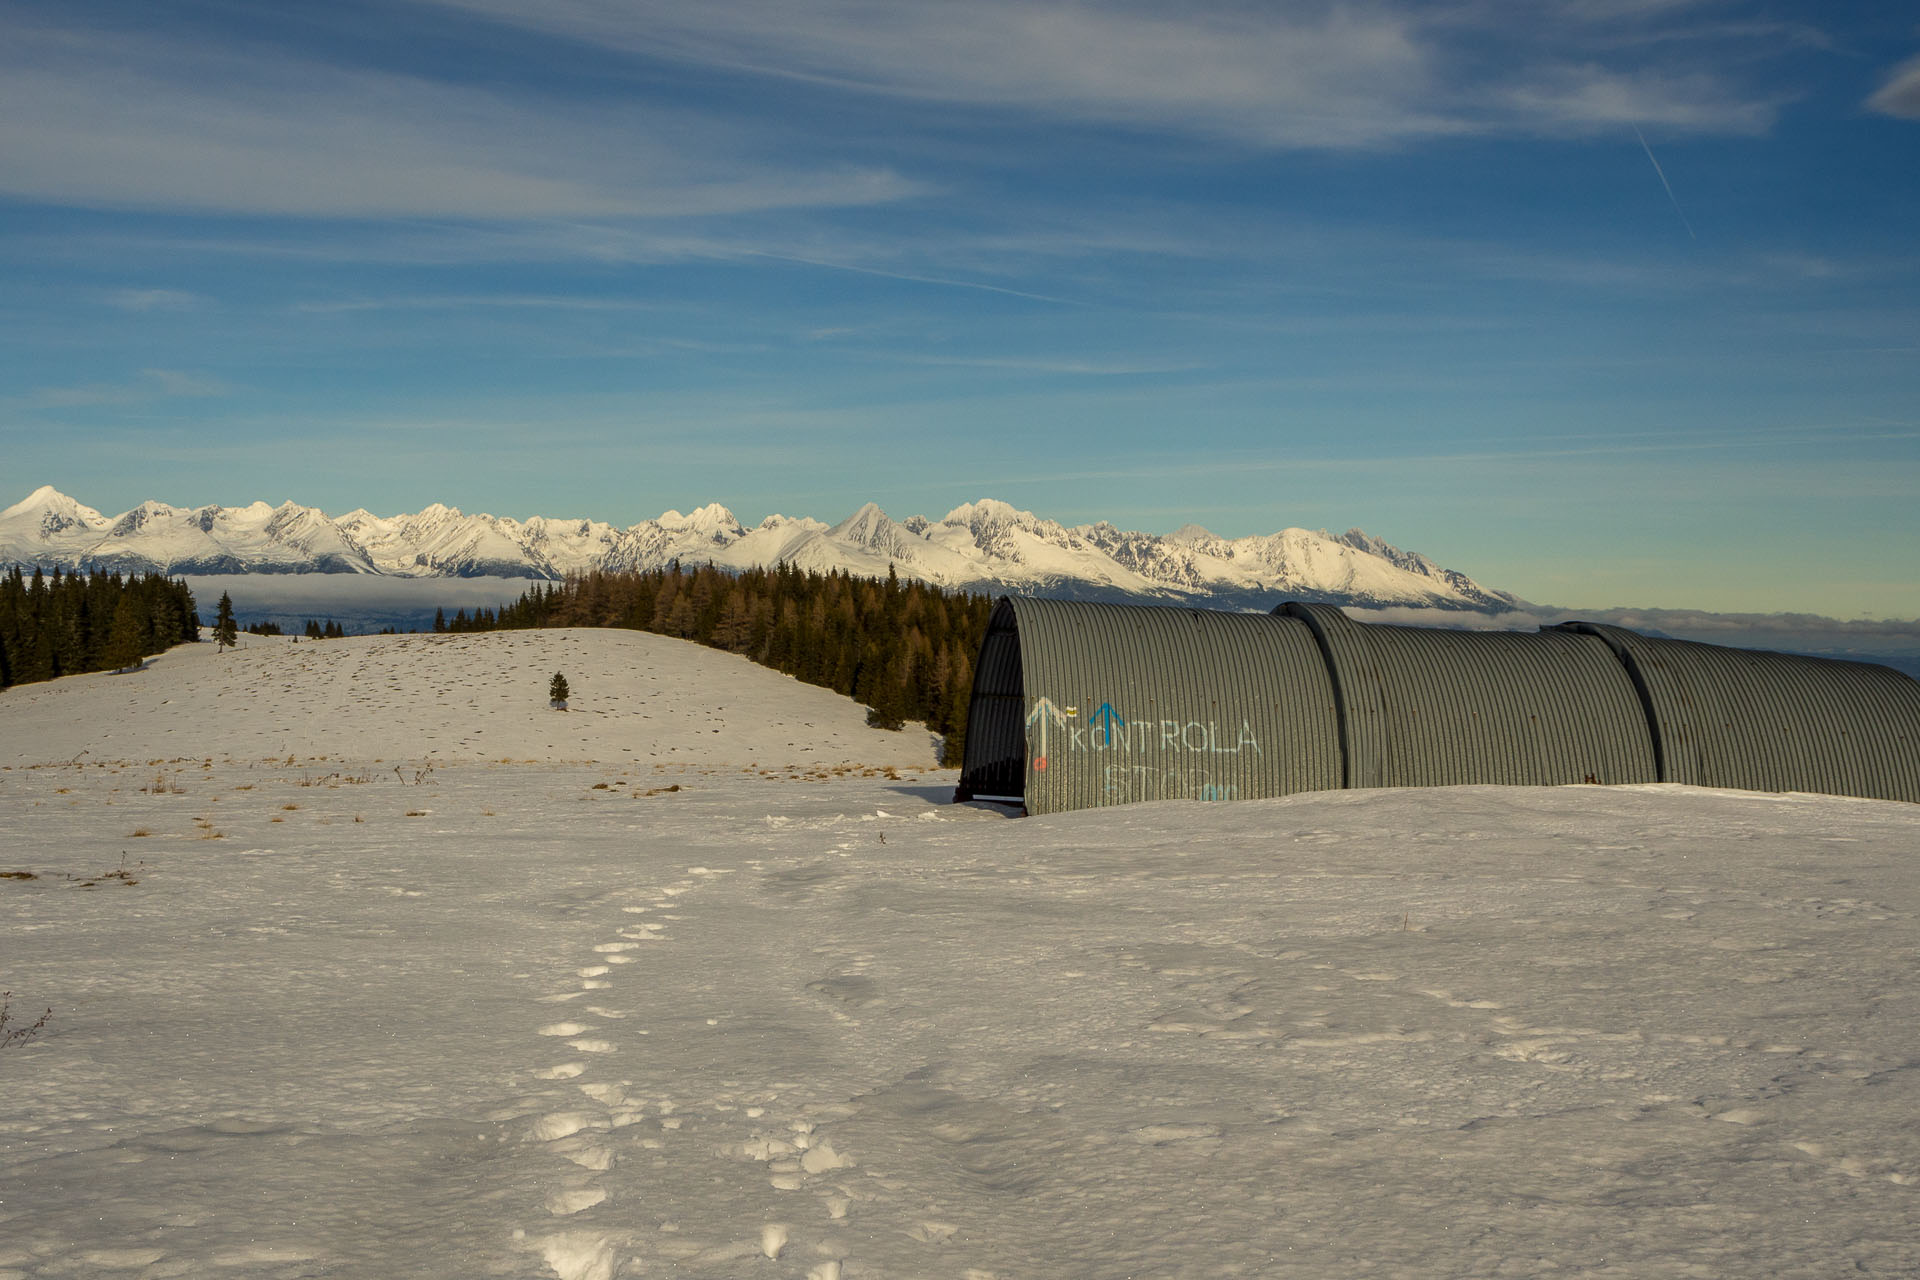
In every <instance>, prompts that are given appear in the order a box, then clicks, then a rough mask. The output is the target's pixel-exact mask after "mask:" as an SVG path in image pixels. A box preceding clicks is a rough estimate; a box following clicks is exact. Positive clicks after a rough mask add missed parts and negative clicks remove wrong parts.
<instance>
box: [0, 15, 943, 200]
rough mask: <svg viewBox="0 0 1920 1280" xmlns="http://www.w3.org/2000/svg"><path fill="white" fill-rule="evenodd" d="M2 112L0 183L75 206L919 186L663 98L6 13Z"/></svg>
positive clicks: (788, 194) (769, 196)
mask: <svg viewBox="0 0 1920 1280" xmlns="http://www.w3.org/2000/svg"><path fill="white" fill-rule="evenodd" d="M0 119H5V120H6V121H7V126H6V128H5V129H4V130H0V194H5V195H11V196H15V197H21V198H26V199H34V200H43V201H48V202H54V203H70V204H79V205H91V206H108V207H131V208H156V209H170V210H199V211H219V212H240V213H259V214H285V215H301V216H316V217H380V216H403V217H431V216H440V217H462V218H502V219H512V218H532V217H566V216H575V217H610V216H630V215H684V214H715V213H735V212H740V211H747V210H763V209H776V208H792V207H796V206H840V207H845V206H853V205H861V204H872V203H879V202H885V201H889V200H894V199H898V198H900V197H902V196H905V195H908V194H910V193H912V192H913V191H915V190H916V189H917V188H916V187H915V185H914V184H913V183H912V182H910V181H908V180H907V179H905V178H903V177H901V176H900V175H898V174H896V173H893V172H891V171H889V170H886V169H883V168H875V167H871V166H856V165H821V166H815V167H808V166H805V165H802V164H791V163H780V162H768V161H766V160H764V159H762V158H759V157H756V156H755V155H753V154H752V153H753V151H754V147H753V146H752V145H750V143H749V140H748V139H746V138H744V137H743V136H741V135H740V134H739V132H738V131H737V130H733V129H731V128H730V127H729V126H727V125H724V124H722V123H720V122H717V121H715V120H712V119H710V118H705V117H700V116H695V115H691V114H689V113H687V112H684V111H677V110H671V109H668V108H665V107H657V106H656V107H647V106H643V105H640V104H637V103H631V102H629V103H613V104H609V103H605V102H601V103H596V104H594V105H593V106H592V107H591V109H589V108H587V107H584V106H581V105H577V104H574V103H569V102H567V101H565V100H562V99H558V98H549V97H541V96H538V95H533V94H529V93H524V92H521V93H515V94H508V93H506V92H504V91H499V92H495V91H489V90H481V89H475V88H469V87H464V86H458V85H453V84H448V83H443V82H438V81H433V80H428V79H425V78H421V77H417V76H409V75H402V74H397V73H393V72H388V71H380V70H367V69H345V68H341V67H337V66H331V65H327V64H324V63H321V62H318V61H313V60H306V59H302V58H298V57H294V56H288V55H283V54H275V53H271V52H263V51H260V50H257V49H239V48H232V49H219V48H201V47H195V46H188V45H185V44H183V43H179V42H168V41H164V40H157V39H143V38H138V37H133V36H110V35H96V34H93V33H76V32H71V31H60V30H53V29H48V28H44V27H30V26H26V25H24V24H19V23H14V24H7V23H4V22H0ZM668 138H672V139H673V141H672V142H669V141H667V140H666V139H668Z"/></svg>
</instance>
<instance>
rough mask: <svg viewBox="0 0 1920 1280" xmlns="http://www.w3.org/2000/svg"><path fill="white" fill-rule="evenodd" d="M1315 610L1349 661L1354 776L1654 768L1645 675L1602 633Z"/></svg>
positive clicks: (1575, 774) (1567, 778) (1601, 775)
mask: <svg viewBox="0 0 1920 1280" xmlns="http://www.w3.org/2000/svg"><path fill="white" fill-rule="evenodd" d="M1279 612H1283V613H1285V614H1286V615H1288V616H1294V617H1306V618H1309V619H1310V620H1311V625H1313V627H1314V630H1315V634H1316V635H1320V636H1329V635H1331V636H1336V637H1338V639H1337V641H1335V642H1332V643H1327V644H1326V652H1327V655H1328V665H1329V666H1330V667H1331V668H1332V669H1333V670H1334V671H1335V672H1336V673H1337V674H1338V676H1339V680H1338V685H1339V688H1340V692H1341V695H1342V703H1343V706H1342V715H1343V718H1345V719H1346V720H1349V721H1352V720H1356V719H1358V720H1361V721H1364V723H1363V724H1361V725H1358V726H1353V727H1350V728H1349V729H1348V731H1347V732H1346V734H1345V738H1346V741H1347V743H1348V770H1347V785H1348V786H1386V787H1445V786H1456V785H1461V784H1465V783H1474V782H1486V783H1502V784H1509V785H1515V786H1555V785H1560V784H1564V783H1573V782H1595V783H1613V782H1655V781H1658V780H1659V771H1658V767H1657V766H1656V764H1655V762H1654V753H1653V738H1652V734H1651V732H1650V731H1649V729H1648V726H1647V718H1646V715H1645V713H1644V712H1643V711H1642V710H1641V707H1640V700H1639V698H1638V696H1637V695H1636V694H1635V692H1634V687H1633V682H1632V680H1631V679H1630V678H1629V677H1628V675H1627V673H1626V672H1625V671H1624V670H1622V668H1621V666H1620V663H1619V661H1618V660H1617V659H1616V658H1615V657H1614V654H1613V651H1612V650H1611V649H1609V648H1608V646H1607V645H1606V643H1605V642H1604V641H1602V640H1601V639H1600V638H1599V637H1596V636H1588V635H1575V634H1573V633H1571V632H1551V631H1550V632H1535V633H1526V632H1518V631H1442V630H1438V629H1435V628H1431V627H1400V626H1383V625H1380V624H1376V623H1361V622H1355V621H1353V620H1352V619H1351V618H1349V617H1347V615H1346V614H1344V613H1342V612H1341V611H1340V610H1339V609H1337V608H1334V607H1333V606H1332V605H1323V604H1318V605H1302V604H1286V605H1282V606H1280V610H1279Z"/></svg>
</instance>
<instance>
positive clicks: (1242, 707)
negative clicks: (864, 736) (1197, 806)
mask: <svg viewBox="0 0 1920 1280" xmlns="http://www.w3.org/2000/svg"><path fill="white" fill-rule="evenodd" d="M1009 629H1011V630H1012V631H1013V633H1014V634H1017V636H1018V664H1019V665H1018V671H1019V680H1020V683H1021V685H1022V690H1023V695H1024V696H1023V700H1022V703H1021V706H1022V707H1023V709H1024V714H1023V715H1022V716H1021V718H1020V733H1019V735H1018V736H1015V735H1013V734H1010V733H1009V726H1008V724H1007V710H1006V705H1007V704H1006V703H1005V697H1006V692H1007V689H1008V687H1009V682H1008V680H1007V679H1006V675H1005V673H1007V672H1008V671H1009V670H1010V668H1011V662H1010V660H1009V655H1008V652H1007V647H1006V639H1005V636H1006V634H1007V632H1008V630H1009ZM989 673H991V674H989ZM982 676H987V677H988V680H987V685H986V687H985V688H984V689H983V688H982V687H981V686H980V684H979V683H978V682H979V681H980V680H981V678H982ZM975 680H976V686H975V693H974V702H973V707H972V711H971V714H970V715H969V717H968V723H967V750H966V760H965V763H964V765H963V767H962V769H961V782H960V791H961V794H962V795H991V794H1000V792H998V791H997V790H996V788H997V787H999V786H1002V785H1004V775H1005V772H1006V769H1005V764H1004V761H1005V759H1006V757H1007V756H1008V755H1009V750H1008V745H1009V744H1010V743H1012V742H1019V743H1020V745H1021V749H1022V751H1023V753H1024V762H1025V765H1026V768H1025V775H1024V778H1023V779H1022V786H1021V789H1020V791H1019V792H1017V794H1022V795H1024V796H1025V798H1026V805H1027V812H1029V813H1036V814H1038V813H1053V812H1057V811H1059V810H1064V809H1084V808H1089V807H1093V806H1096V805H1106V804H1127V803H1130V802H1133V801H1138V800H1172V799H1193V800H1234V799H1252V798H1255V797H1258V796H1278V795H1288V794H1291V793H1293V792H1296V791H1324V790H1332V789H1337V788H1338V787H1339V786H1340V747H1339V731H1338V727H1337V724H1336V720H1335V716H1334V697H1333V683H1332V680H1331V678H1330V677H1329V675H1328V672H1327V667H1326V663H1325V662H1324V661H1323V660H1322V658H1321V656H1320V650H1319V646H1318V645H1317V644H1316V643H1315V641H1314V638H1313V635H1312V633H1311V632H1310V631H1309V630H1308V628H1307V627H1306V626H1305V625H1304V624H1302V623H1300V622H1298V621H1295V620H1293V619H1290V618H1288V619H1276V618H1270V617H1266V616H1263V615H1260V614H1243V613H1221V612H1215V611H1210V610H1202V609H1168V608H1150V607H1137V606H1128V605H1113V604H1093V603H1083V602H1076V601H1062V600H1028V599H1015V600H1003V601H1002V602H1001V603H1000V604H999V605H998V606H996V608H995V610H994V615H993V621H992V622H991V623H990V624H989V633H988V641H987V643H985V644H983V646H982V649H981V659H980V663H979V665H978V668H977V671H976V675H975Z"/></svg>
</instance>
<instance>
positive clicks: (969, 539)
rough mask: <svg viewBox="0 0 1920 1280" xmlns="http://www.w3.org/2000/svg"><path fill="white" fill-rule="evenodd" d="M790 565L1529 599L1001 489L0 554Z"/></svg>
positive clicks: (379, 521) (1325, 549)
mask: <svg viewBox="0 0 1920 1280" xmlns="http://www.w3.org/2000/svg"><path fill="white" fill-rule="evenodd" d="M675 560H678V561H679V562H680V563H682V564H688V565H691V564H700V563H711V564H716V565H720V566H722V567H724V568H734V569H742V568H748V567H752V566H773V565H779V564H793V565H796V566H798V567H800V568H803V569H813V570H818V571H822V572H825V571H827V570H832V569H839V570H843V571H845V572H848V573H854V574H859V575H863V576H869V577H884V576H885V575H886V573H887V571H888V569H889V567H892V568H893V569H894V570H895V571H896V572H898V573H899V574H900V575H901V576H903V577H909V578H919V579H922V580H924V581H927V582H932V583H936V584H938V585H940V586H945V587H954V588H962V589H971V590H996V591H997V590H1012V591H1021V592H1037V593H1044V594H1049V595H1057V596H1065V597H1076V598H1087V599H1131V600H1162V601H1166V602H1180V603H1193V604H1206V605H1213V606H1216V607H1226V608H1234V607H1240V606H1252V607H1258V606H1262V605H1270V604H1271V603H1272V601H1273V600H1274V599H1275V598H1276V597H1277V596H1279V595H1286V596H1291V597H1303V596H1304V597H1310V598H1313V599H1318V600H1328V601H1332V602H1334V603H1339V604H1350V605H1363V606H1410V607H1415V608H1437V609H1453V610H1478V611H1501V610H1506V609H1511V608H1513V607H1515V606H1516V605H1517V604H1518V601H1516V600H1515V599H1514V598H1513V597H1512V596H1509V595H1507V594H1505V593H1503V592H1498V591H1492V590H1489V589H1488V588H1485V587H1482V586H1481V585H1480V584H1479V583H1476V582H1474V581H1473V580H1472V579H1471V578H1469V577H1467V576H1466V575H1465V574H1461V573H1458V572H1455V571H1453V570H1449V569H1444V568H1442V567H1441V566H1439V565H1437V564H1435V563H1434V562H1433V561H1431V560H1429V559H1427V558H1426V557H1425V556H1421V555H1418V554H1415V553H1413V552H1408V551H1402V550H1401V549H1399V548H1397V547H1394V546H1392V545H1390V544H1389V543H1386V542H1383V541H1381V540H1380V539H1378V538H1374V537H1370V536H1368V535H1367V534H1364V533H1362V532H1360V531H1359V530H1357V529H1355V530H1351V531H1349V532H1347V533H1346V534H1344V535H1341V536H1338V537H1335V536H1332V535H1329V534H1327V533H1324V532H1320V533H1316V532H1310V531H1308V530H1305V529H1284V530H1282V531H1280V532H1279V533H1275V534H1271V535H1267V536H1261V537H1251V538H1237V539H1227V538H1220V537H1216V536H1214V535H1213V534H1211V533H1208V532H1207V531H1206V530H1204V529H1201V528H1199V527H1197V526H1188V527H1187V528H1185V529H1182V530H1180V531H1179V532H1177V533H1174V534H1169V535H1165V536H1160V535H1156V534H1148V533H1130V532H1125V531H1123V530H1120V529H1117V528H1115V527H1114V526H1113V525H1110V524H1105V523H1100V524H1093V525H1086V526H1082V527H1078V528H1069V527H1067V526H1065V525H1062V524H1059V523H1057V522H1056V521H1052V520H1047V519H1044V518H1042V517H1040V516H1036V515H1034V514H1033V513H1032V512H1029V511H1021V510H1018V509H1016V508H1014V507H1012V506H1009V505H1008V504H1006V503H1004V502H996V501H992V500H986V501H981V502H972V503H967V504H965V505H963V506H960V507H957V508H955V509H954V510H952V511H950V512H948V513H947V514H946V515H945V516H944V517H942V518H941V519H939V520H937V521H936V520H929V519H927V518H925V517H923V516H915V517H913V518H911V519H909V520H905V521H896V520H894V519H892V518H891V517H889V516H888V515H887V513H886V512H884V511H882V510H881V509H880V508H879V507H878V506H877V505H874V504H872V503H868V504H867V505H866V506H864V507H862V508H861V509H860V510H859V511H857V512H855V513H854V514H853V515H851V516H849V517H847V518H846V519H845V520H842V521H840V522H839V523H838V524H834V525H827V524H824V523H822V522H821V521H818V520H814V519H810V518H804V517H802V518H791V517H787V516H781V515H773V516H768V517H767V518H766V519H765V520H764V521H762V522H761V523H760V524H759V525H758V526H756V527H754V528H751V529H749V528H747V527H746V526H744V525H743V524H741V522H740V521H739V520H738V519H737V518H736V517H735V516H734V514H733V513H732V512H731V511H729V510H727V509H726V508H725V507H723V506H719V505H718V504H714V505H709V506H705V507H702V508H700V509H699V510H697V511H694V512H691V513H690V514H686V515H682V514H681V513H680V512H678V511H668V512H666V513H664V514H662V515H661V516H659V517H657V518H656V519H653V520H645V521H642V522H641V523H639V524H636V525H633V526H631V527H629V528H625V529H620V528H615V527H614V526H612V525H608V524H604V523H601V522H598V521H593V520H583V519H574V520H561V519H552V518H548V517H544V516H535V517H532V518H530V519H528V520H524V521H521V520H513V519H508V518H505V517H500V516H492V515H466V514H464V513H462V512H461V511H459V510H457V509H455V508H452V507H446V506H441V505H439V504H437V503H436V504H434V505H433V506H430V507H428V508H427V509H426V510H424V511H422V512H420V513H418V514H416V515H397V516H387V517H381V516H375V515H373V514H371V513H370V512H367V511H353V512H349V513H348V514H346V515H343V516H339V517H337V518H336V517H330V516H328V515H326V514H325V513H323V512H321V511H319V510H317V509H315V508H312V507H303V506H299V505H297V504H295V503H292V502H287V503H284V504H282V505H281V506H278V507H270V506H268V505H267V504H266V503H263V502H256V503H254V504H252V505H251V506H246V507H218V506H209V507H197V508H186V507H172V506H168V505H166V504H164V503H159V502H146V503H142V504H141V505H140V506H139V507H136V508H135V509H134V510H132V511H129V512H127V513H125V514H124V515H120V516H117V517H114V518H112V519H109V518H107V517H105V516H103V515H101V514H100V513H99V512H97V511H94V510H93V509H92V508H90V507H84V506H82V505H80V504H79V503H78V502H76V501H74V500H73V499H72V498H69V497H67V496H66V495H65V494H62V493H60V492H58V491H57V490H55V489H53V488H51V487H42V488H40V489H37V490H35V491H34V492H33V493H32V494H30V495H28V496H27V497H26V498H25V499H24V500H22V501H21V502H18V503H16V504H15V505H13V506H11V507H9V508H7V509H6V510H5V511H4V512H0V564H9V563H12V564H23V565H39V566H41V567H43V568H53V567H55V566H58V567H60V568H63V569H92V568H108V569H118V570H123V571H126V570H154V571H160V572H165V573H169V574H182V575H213V574H233V573H276V574H286V573H328V574H366V575H379V576H383V577H403V578H416V579H417V578H448V577H457V578H473V577H503V578H545V579H557V578H562V577H565V576H566V575H568V574H572V573H579V572H584V571H587V570H592V569H608V570H630V569H639V570H645V569H660V568H665V567H666V566H667V565H668V564H670V563H672V562H673V561H675Z"/></svg>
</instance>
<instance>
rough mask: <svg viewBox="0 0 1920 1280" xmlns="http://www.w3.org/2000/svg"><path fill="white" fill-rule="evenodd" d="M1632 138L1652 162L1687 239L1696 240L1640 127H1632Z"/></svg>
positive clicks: (1671, 186)
mask: <svg viewBox="0 0 1920 1280" xmlns="http://www.w3.org/2000/svg"><path fill="white" fill-rule="evenodd" d="M1633 136H1634V137H1636V138H1638V139H1640V149H1641V150H1642V151H1644V152H1646V153H1647V159H1648V160H1650V161H1652V163H1653V171H1654V173H1655V174H1656V175H1658V177H1659V179H1660V185H1661V186H1663V187H1665V188H1666V190H1667V199H1668V200H1670V201H1672V203H1673V211H1674V212H1675V213H1677V214H1679V215H1680V225H1681V226H1683V227H1685V228H1686V229H1687V239H1689V240H1698V239H1699V238H1700V237H1699V236H1696V235H1694V234H1693V224H1692V223H1691V222H1688V221H1687V213H1686V210H1684V209H1682V208H1681V207H1680V201H1679V200H1677V199H1675V198H1674V194H1673V184H1672V183H1670V182H1668V181H1667V171H1666V170H1665V169H1662V168H1661V167H1660V162H1659V161H1658V160H1654V158H1653V148H1652V147H1650V146H1648V145H1647V137H1646V135H1645V134H1643V133H1641V132H1640V126H1639V125H1637V124H1636V125H1634V126H1633Z"/></svg>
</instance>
